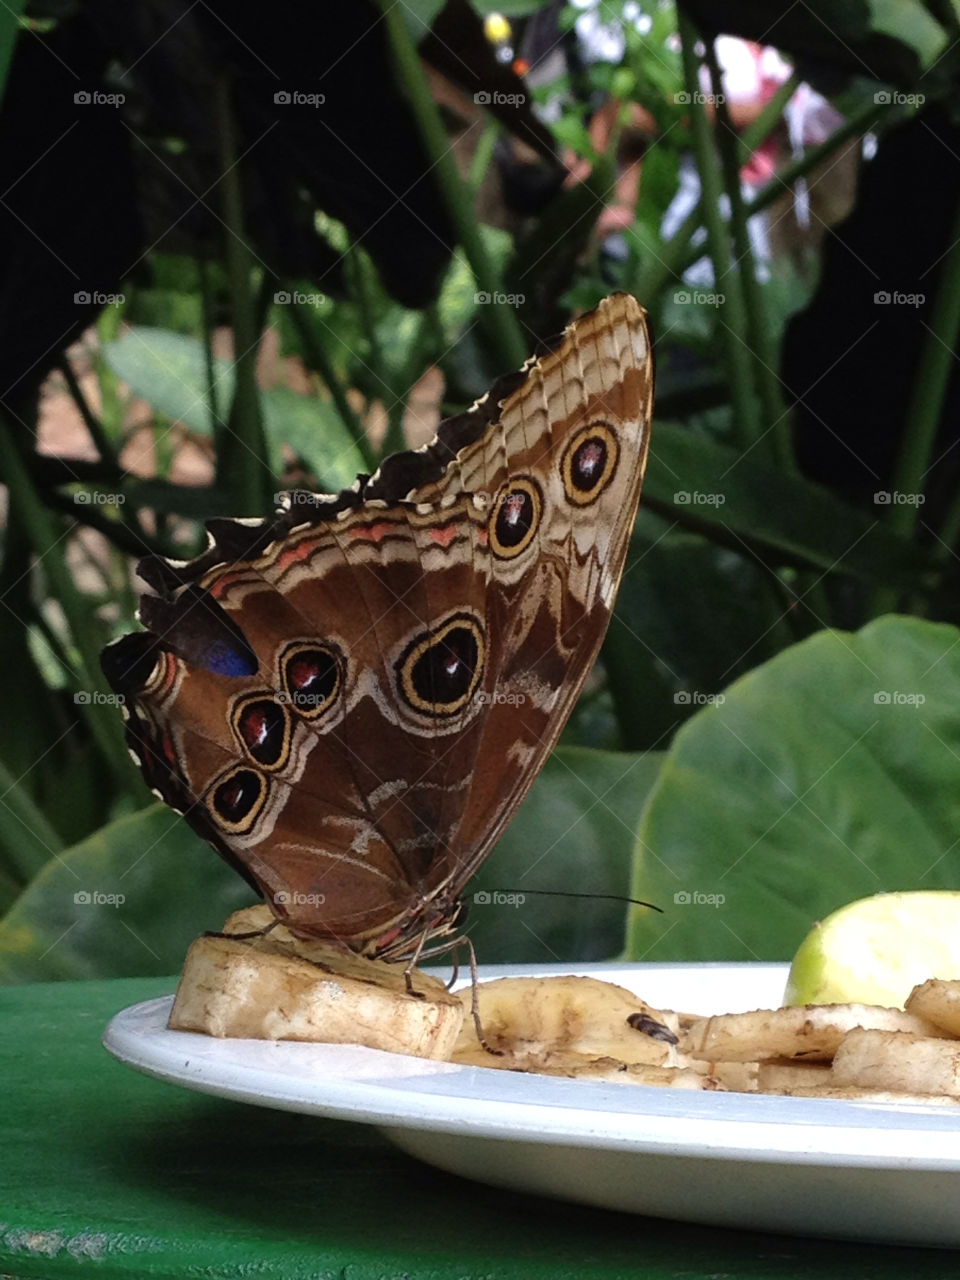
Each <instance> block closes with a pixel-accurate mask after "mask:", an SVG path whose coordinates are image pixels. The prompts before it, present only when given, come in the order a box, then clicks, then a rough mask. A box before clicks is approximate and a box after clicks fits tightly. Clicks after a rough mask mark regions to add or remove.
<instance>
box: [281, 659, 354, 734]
mask: <svg viewBox="0 0 960 1280" xmlns="http://www.w3.org/2000/svg"><path fill="white" fill-rule="evenodd" d="M280 678H281V680H282V681H283V688H284V691H285V692H286V694H287V697H288V698H289V699H290V703H291V705H292V706H293V707H294V709H295V710H296V711H298V712H299V714H300V715H302V716H306V718H307V719H308V720H315V719H316V718H317V716H322V715H323V713H324V712H325V711H326V710H327V709H328V708H329V707H330V706H331V705H332V704H333V701H334V699H335V698H336V697H337V695H338V694H339V692H340V686H341V683H342V679H343V663H342V661H341V658H340V652H339V650H337V649H335V648H333V647H332V646H331V645H324V644H294V645H290V646H289V647H288V648H287V649H285V650H284V652H283V654H282V656H281V658H280Z"/></svg>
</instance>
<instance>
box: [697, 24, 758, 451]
mask: <svg viewBox="0 0 960 1280" xmlns="http://www.w3.org/2000/svg"><path fill="white" fill-rule="evenodd" d="M677 28H678V31H679V34H680V41H681V57H682V61H683V79H684V85H685V87H686V90H687V95H688V97H689V101H690V131H691V135H692V138H693V150H694V155H695V157H696V161H697V169H698V171H699V174H700V189H701V192H702V198H701V208H702V210H703V216H704V219H705V221H706V225H707V242H708V244H709V246H710V257H711V258H712V259H713V277H714V281H715V288H716V289H717V290H718V291H719V290H721V289H723V291H724V292H725V293H726V295H727V296H726V301H725V303H724V309H725V315H726V319H725V321H724V323H723V324H722V326H721V329H722V333H721V338H722V342H723V350H724V357H725V363H726V367H727V376H728V377H729V379H730V389H731V393H732V399H733V410H734V412H733V425H734V435H735V438H736V440H737V443H738V444H739V445H740V446H741V447H747V446H748V445H750V444H752V443H753V442H754V441H755V440H756V439H757V438H758V436H759V434H760V425H759V420H758V416H757V405H756V400H755V398H754V391H753V377H752V369H751V361H750V353H749V351H748V350H747V348H746V347H745V346H744V344H743V342H742V341H741V340H740V335H741V334H743V333H744V332H745V330H746V318H745V314H744V307H743V298H742V295H741V291H740V280H739V278H738V275H737V273H736V268H735V266H734V264H733V263H732V262H731V260H730V242H729V239H728V236H727V228H726V225H725V224H724V221H723V217H722V215H721V213H720V198H721V194H722V184H721V180H720V168H719V165H718V163H717V155H716V151H715V150H714V139H713V131H712V129H711V128H710V121H709V120H708V118H707V112H706V107H705V106H704V103H703V102H702V101H701V98H702V94H701V92H700V80H699V75H698V72H699V65H698V63H697V59H696V55H695V53H694V45H695V44H696V42H697V39H698V36H697V32H696V30H695V28H694V26H693V23H692V22H691V21H690V19H689V18H687V17H685V16H684V14H683V12H682V10H678V12H677ZM738 181H739V179H738ZM728 194H729V195H730V198H731V200H732V193H728ZM728 291H729V292H728Z"/></svg>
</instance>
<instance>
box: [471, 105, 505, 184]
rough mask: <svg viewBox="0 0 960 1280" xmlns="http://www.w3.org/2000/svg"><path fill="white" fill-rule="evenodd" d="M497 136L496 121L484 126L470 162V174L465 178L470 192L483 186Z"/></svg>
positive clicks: (497, 127)
mask: <svg viewBox="0 0 960 1280" xmlns="http://www.w3.org/2000/svg"><path fill="white" fill-rule="evenodd" d="M499 136H500V126H499V124H498V123H497V121H496V120H489V121H488V122H487V123H486V125H484V129H483V133H481V135H480V141H479V142H478V143H477V149H476V151H474V153H473V159H472V160H471V161H470V173H469V175H468V177H467V182H468V183H469V184H470V189H471V191H474V192H476V191H478V190H479V189H480V187H481V186H482V185H483V180H484V178H485V177H486V176H487V170H488V169H489V168H490V161H491V160H492V159H493V149H494V147H495V146H496V145H497V138H499Z"/></svg>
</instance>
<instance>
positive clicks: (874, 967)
mask: <svg viewBox="0 0 960 1280" xmlns="http://www.w3.org/2000/svg"><path fill="white" fill-rule="evenodd" d="M928 978H960V893H954V892H952V891H946V890H942V891H939V892H935V891H929V892H917V893H878V894H876V895H875V896H874V897H872V898H861V899H860V900H859V901H858V902H851V903H849V904H848V905H847V906H845V907H841V908H840V909H839V911H834V912H833V914H832V915H829V916H827V918H826V919H825V920H823V921H821V922H820V923H818V924H815V925H814V926H813V928H812V929H811V930H810V932H809V933H808V934H807V936H806V938H805V939H804V940H803V942H802V943H801V945H800V949H799V951H798V952H797V954H796V955H795V956H794V959H793V964H792V965H791V966H790V976H789V977H788V979H787V989H786V992H785V993H784V997H783V1003H784V1004H790V1005H792V1004H834V1003H839V1004H846V1003H848V1002H851V1001H853V1002H856V1003H860V1004H881V1005H887V1006H889V1007H890V1008H895V1009H902V1008H903V1004H904V1001H905V1000H906V998H907V996H909V994H910V992H911V990H912V989H913V987H914V986H916V985H917V983H919V982H926V980H927V979H928Z"/></svg>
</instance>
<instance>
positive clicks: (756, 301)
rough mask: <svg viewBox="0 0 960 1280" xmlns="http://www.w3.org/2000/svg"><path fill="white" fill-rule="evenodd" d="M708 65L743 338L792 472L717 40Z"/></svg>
mask: <svg viewBox="0 0 960 1280" xmlns="http://www.w3.org/2000/svg"><path fill="white" fill-rule="evenodd" d="M706 61H707V66H708V68H709V70H710V81H711V84H712V86H713V92H714V96H715V97H716V100H717V129H716V137H717V145H718V148H719V151H720V161H721V164H722V166H723V176H724V180H725V182H726V187H727V195H728V197H729V199H730V228H731V231H732V234H733V247H734V252H735V253H736V255H737V267H738V275H739V280H740V284H741V286H742V289H743V295H742V302H743V311H744V318H745V320H746V331H745V333H744V335H743V336H744V337H745V339H746V341H747V345H748V347H749V349H750V355H751V356H752V364H753V374H754V378H755V380H756V386H757V390H758V392H759V395H760V408H761V413H762V415H763V420H764V421H763V423H762V426H763V429H764V432H765V434H767V433H768V434H769V437H770V438H769V440H768V441H764V443H765V444H766V445H767V452H769V453H770V454H771V456H772V457H774V458H775V459H776V460H777V461H778V462H779V463H780V465H781V466H783V467H786V468H788V469H789V468H790V467H791V466H792V456H791V449H790V439H789V434H788V432H789V422H788V419H787V417H786V415H785V413H784V406H783V398H782V396H781V395H780V380H779V378H778V377H777V372H776V370H777V366H778V364H779V352H778V351H777V350H776V344H775V334H774V330H773V327H772V326H771V325H770V323H769V321H768V318H767V316H766V307H765V304H764V297H763V290H762V289H761V287H760V283H759V281H758V280H757V272H756V263H755V261H754V256H753V248H752V246H751V244H750V233H749V231H748V229H747V217H746V208H745V205H744V200H743V192H742V191H741V189H740V164H739V157H738V149H737V135H736V132H735V130H734V128H733V125H732V124H731V121H730V112H729V111H728V110H727V103H726V98H725V97H724V96H723V80H722V78H721V75H720V64H719V62H718V60H717V50H716V43H715V42H713V41H711V42H709V43H708V44H707V58H706ZM717 287H718V288H721V287H722V283H721V282H720V281H718V282H717Z"/></svg>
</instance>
